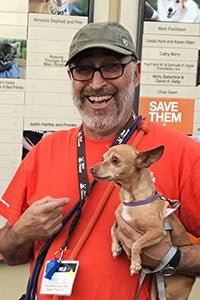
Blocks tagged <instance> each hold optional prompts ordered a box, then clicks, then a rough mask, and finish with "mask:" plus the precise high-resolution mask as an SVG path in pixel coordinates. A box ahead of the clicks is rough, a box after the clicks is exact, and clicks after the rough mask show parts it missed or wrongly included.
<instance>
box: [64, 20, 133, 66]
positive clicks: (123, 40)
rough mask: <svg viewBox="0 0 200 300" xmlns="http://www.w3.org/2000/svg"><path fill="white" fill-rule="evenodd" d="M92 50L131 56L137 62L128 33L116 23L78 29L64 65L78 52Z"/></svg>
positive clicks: (93, 24) (88, 25) (100, 23)
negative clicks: (97, 49)
mask: <svg viewBox="0 0 200 300" xmlns="http://www.w3.org/2000/svg"><path fill="white" fill-rule="evenodd" d="M92 48H104V49H108V50H111V51H114V52H116V53H119V54H122V55H125V56H126V55H133V56H134V57H135V58H136V60H137V55H136V52H135V46H134V43H133V39H132V37H131V35H130V32H129V31H128V30H127V29H126V28H124V27H123V26H122V25H121V24H119V23H117V22H98V23H89V24H87V25H85V26H83V27H82V28H81V29H79V30H78V31H77V33H76V34H75V35H74V38H73V40H72V42H71V45H70V48H69V55H68V60H67V62H66V65H68V64H69V63H70V62H71V61H72V60H73V58H74V57H75V56H76V55H77V54H79V53H80V52H82V51H84V50H87V49H92Z"/></svg>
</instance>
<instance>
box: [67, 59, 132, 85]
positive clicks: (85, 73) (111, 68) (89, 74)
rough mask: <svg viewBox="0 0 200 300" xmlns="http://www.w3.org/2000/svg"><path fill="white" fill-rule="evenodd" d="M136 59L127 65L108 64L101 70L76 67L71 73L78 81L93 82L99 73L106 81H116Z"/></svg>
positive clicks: (89, 67)
mask: <svg viewBox="0 0 200 300" xmlns="http://www.w3.org/2000/svg"><path fill="white" fill-rule="evenodd" d="M132 61H135V59H133V58H132V59H131V60H130V61H128V62H127V63H113V64H106V65H104V66H101V67H99V68H96V67H93V66H89V65H85V66H76V67H70V68H69V70H70V73H71V74H72V77H73V79H74V80H76V81H87V80H91V79H93V77H94V73H95V72H99V73H100V74H101V77H103V78H104V79H116V78H119V77H121V76H122V75H123V74H124V69H125V67H126V66H127V65H128V64H130V63H131V62H132Z"/></svg>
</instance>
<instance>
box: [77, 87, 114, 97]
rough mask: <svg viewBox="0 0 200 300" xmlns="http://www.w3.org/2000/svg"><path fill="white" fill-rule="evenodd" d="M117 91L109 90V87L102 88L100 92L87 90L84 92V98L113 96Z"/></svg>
mask: <svg viewBox="0 0 200 300" xmlns="http://www.w3.org/2000/svg"><path fill="white" fill-rule="evenodd" d="M116 91H117V90H116V89H114V88H108V87H105V88H104V87H102V88H100V89H98V90H94V89H93V88H91V87H90V88H89V87H88V88H85V90H84V92H83V96H85V97H90V96H95V97H98V96H102V95H112V94H115V93H116Z"/></svg>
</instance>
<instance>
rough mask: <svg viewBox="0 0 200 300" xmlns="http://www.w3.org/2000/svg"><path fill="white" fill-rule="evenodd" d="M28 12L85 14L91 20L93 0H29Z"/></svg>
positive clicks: (66, 14) (68, 14) (69, 14)
mask: <svg viewBox="0 0 200 300" xmlns="http://www.w3.org/2000/svg"><path fill="white" fill-rule="evenodd" d="M29 12H30V13H43V14H52V15H60V16H61V15H63V16H87V17H88V22H92V21H93V12H94V0H29Z"/></svg>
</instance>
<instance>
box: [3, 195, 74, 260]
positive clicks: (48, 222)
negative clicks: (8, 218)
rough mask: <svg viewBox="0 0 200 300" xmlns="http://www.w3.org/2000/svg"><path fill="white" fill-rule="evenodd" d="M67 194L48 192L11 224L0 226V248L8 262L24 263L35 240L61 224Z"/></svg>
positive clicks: (30, 252) (50, 232) (53, 231)
mask: <svg viewBox="0 0 200 300" xmlns="http://www.w3.org/2000/svg"><path fill="white" fill-rule="evenodd" d="M67 203H69V199H67V198H52V197H50V196H47V197H45V198H43V199H41V200H38V201H36V202H34V203H33V204H32V205H31V206H30V207H29V208H27V210H26V211H25V212H24V213H23V214H22V215H21V217H20V218H19V219H18V220H17V221H16V222H15V224H14V225H13V226H9V225H8V224H6V225H5V226H4V227H3V228H2V229H0V251H1V253H2V254H3V257H4V258H5V261H6V262H7V263H8V264H10V265H16V264H22V263H26V262H27V261H28V260H29V259H30V258H31V257H32V247H33V242H34V241H35V240H42V239H44V240H46V239H48V238H50V237H51V236H52V235H54V234H55V233H56V232H58V231H59V230H60V229H61V227H62V219H63V216H62V206H64V205H66V204H67Z"/></svg>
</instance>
